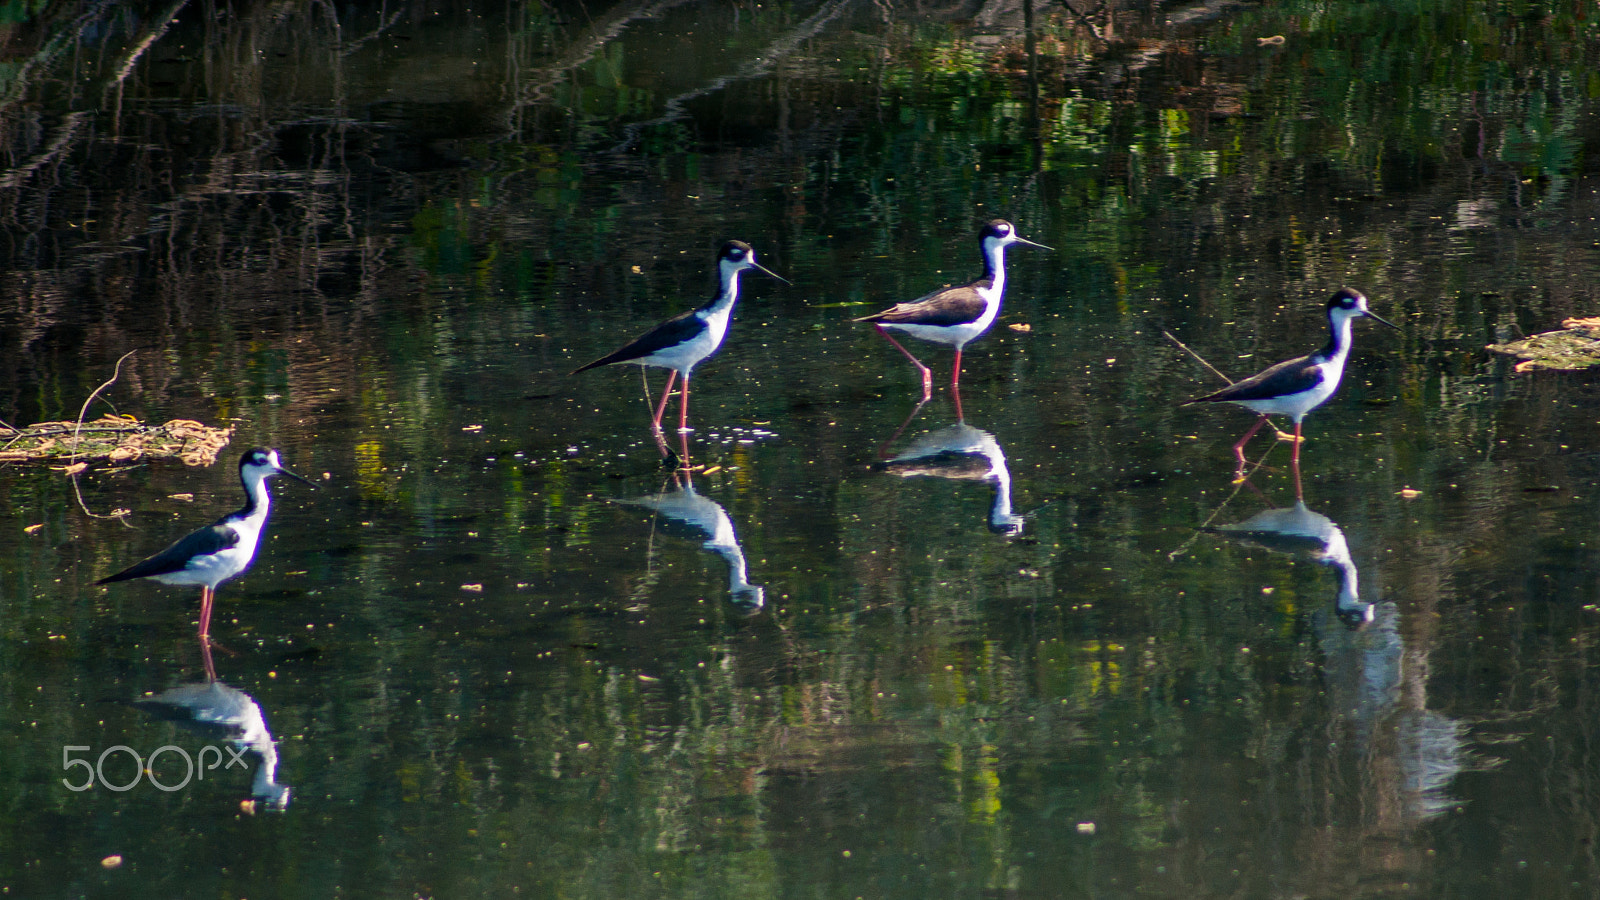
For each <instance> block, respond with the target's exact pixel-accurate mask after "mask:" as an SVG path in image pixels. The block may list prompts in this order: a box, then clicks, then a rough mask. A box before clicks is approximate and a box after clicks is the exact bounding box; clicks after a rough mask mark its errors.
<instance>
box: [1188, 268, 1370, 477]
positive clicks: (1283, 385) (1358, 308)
mask: <svg viewBox="0 0 1600 900" xmlns="http://www.w3.org/2000/svg"><path fill="white" fill-rule="evenodd" d="M1361 318H1367V319H1372V320H1373V321H1375V322H1378V323H1379V324H1382V325H1387V326H1389V327H1390V328H1393V329H1395V330H1397V331H1398V330H1399V326H1397V325H1395V324H1394V323H1392V322H1389V321H1388V320H1386V319H1383V318H1380V317H1379V316H1378V315H1377V314H1376V313H1374V312H1373V311H1372V310H1370V309H1368V308H1367V298H1366V297H1364V296H1362V295H1361V292H1360V291H1353V290H1350V289H1349V288H1341V289H1340V290H1339V291H1338V293H1336V294H1334V295H1333V297H1332V298H1331V299H1330V300H1329V301H1328V344H1327V346H1325V347H1323V348H1322V349H1321V350H1318V351H1317V352H1315V353H1313V354H1311V355H1309V356H1301V357H1298V358H1296V359H1290V360H1285V361H1284V362H1281V363H1278V364H1277V365H1275V366H1273V367H1271V368H1270V369H1265V370H1263V371H1261V372H1257V373H1256V374H1254V375H1251V376H1250V377H1249V378H1246V379H1244V380H1243V381H1235V382H1234V383H1233V384H1230V385H1228V386H1227V387H1225V388H1223V389H1222V390H1220V391H1217V392H1216V393H1214V394H1207V395H1206V396H1204V397H1197V398H1195V399H1193V400H1190V401H1188V402H1186V403H1184V404H1183V405H1184V406H1188V405H1189V404H1191V403H1237V404H1239V405H1240V406H1243V407H1245V408H1247V409H1250V410H1252V411H1254V412H1257V413H1260V414H1261V418H1259V419H1257V420H1256V423H1255V424H1254V425H1252V426H1251V427H1250V430H1249V431H1247V432H1245V433H1244V437H1242V438H1240V439H1239V442H1238V443H1237V444H1234V445H1233V455H1234V457H1235V458H1236V459H1237V460H1238V461H1239V467H1240V469H1241V471H1242V470H1243V468H1244V445H1245V444H1246V443H1248V442H1249V441H1250V439H1251V438H1252V437H1255V434H1256V432H1257V431H1260V430H1261V426H1262V425H1265V424H1267V417H1268V416H1271V415H1282V416H1288V417H1290V418H1291V419H1293V420H1294V466H1295V468H1296V469H1297V470H1298V468H1299V466H1300V443H1301V437H1300V422H1301V420H1302V419H1304V418H1305V417H1306V413H1308V412H1310V411H1312V410H1313V409H1316V408H1317V407H1319V406H1321V405H1322V404H1323V403H1326V402H1327V400H1328V398H1329V397H1332V396H1333V392H1334V391H1336V390H1338V388H1339V379H1340V378H1341V377H1343V375H1344V362H1345V359H1347V358H1348V357H1349V355H1350V322H1351V321H1352V320H1354V319H1361Z"/></svg>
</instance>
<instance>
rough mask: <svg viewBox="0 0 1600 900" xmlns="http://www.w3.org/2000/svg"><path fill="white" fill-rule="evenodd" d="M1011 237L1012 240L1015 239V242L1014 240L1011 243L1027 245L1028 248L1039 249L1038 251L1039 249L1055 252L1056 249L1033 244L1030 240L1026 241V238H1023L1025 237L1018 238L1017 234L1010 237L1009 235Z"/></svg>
mask: <svg viewBox="0 0 1600 900" xmlns="http://www.w3.org/2000/svg"><path fill="white" fill-rule="evenodd" d="M1011 236H1012V237H1013V238H1015V240H1014V241H1013V243H1017V244H1027V245H1028V246H1029V247H1038V248H1039V249H1040V250H1055V249H1056V248H1054V247H1046V246H1045V245H1043V244H1039V243H1035V242H1033V241H1030V240H1028V239H1027V238H1025V237H1022V236H1020V235H1017V234H1012V235H1011Z"/></svg>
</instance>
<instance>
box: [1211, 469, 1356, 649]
mask: <svg viewBox="0 0 1600 900" xmlns="http://www.w3.org/2000/svg"><path fill="white" fill-rule="evenodd" d="M1205 530H1206V531H1211V532H1214V533H1216V534H1223V535H1227V536H1228V537H1230V538H1233V539H1234V540H1237V541H1239V542H1241V543H1245V544H1254V545H1255V546H1258V547H1261V548H1262V549H1265V550H1270V551H1272V552H1274V553H1282V554H1284V555H1286V556H1293V557H1300V558H1303V559H1309V560H1311V561H1312V562H1315V563H1317V564H1318V565H1323V566H1328V567H1329V568H1331V569H1333V571H1334V573H1335V575H1336V576H1337V578H1338V582H1339V590H1338V593H1337V594H1336V595H1335V596H1334V603H1333V608H1334V612H1335V613H1336V614H1337V615H1338V616H1339V619H1340V621H1342V622H1344V623H1345V624H1346V625H1349V626H1351V627H1352V628H1354V627H1359V626H1362V625H1365V624H1366V623H1368V622H1370V621H1372V617H1373V614H1374V605H1373V604H1371V603H1366V602H1363V601H1362V599H1361V582H1360V576H1359V573H1357V571H1356V565H1355V562H1354V561H1353V560H1352V559H1351V558H1350V545H1349V543H1347V542H1346V540H1345V536H1344V529H1342V528H1340V527H1339V526H1338V525H1337V524H1335V523H1334V521H1333V520H1332V519H1330V518H1328V517H1327V516H1325V515H1323V514H1321V513H1316V512H1312V511H1311V510H1310V509H1308V508H1307V507H1306V504H1305V502H1304V501H1303V500H1297V501H1295V504H1294V506H1290V507H1285V508H1281V509H1268V510H1263V511H1261V512H1259V513H1256V514H1255V515H1253V516H1251V517H1250V518H1248V519H1246V520H1244V521H1243V522H1237V523H1235V524H1232V525H1221V526H1218V527H1216V528H1207V529H1205Z"/></svg>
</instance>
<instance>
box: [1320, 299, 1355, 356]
mask: <svg viewBox="0 0 1600 900" xmlns="http://www.w3.org/2000/svg"><path fill="white" fill-rule="evenodd" d="M1354 319H1355V316H1351V315H1346V314H1343V313H1338V312H1332V313H1329V314H1328V345H1327V346H1326V347H1323V348H1322V350H1321V352H1320V353H1318V354H1317V355H1318V356H1320V357H1321V358H1322V361H1323V363H1324V364H1331V365H1332V366H1333V367H1334V368H1336V369H1341V370H1342V369H1343V368H1344V361H1345V360H1346V359H1347V358H1348V357H1349V356H1350V332H1351V327H1350V325H1351V322H1352V320H1354Z"/></svg>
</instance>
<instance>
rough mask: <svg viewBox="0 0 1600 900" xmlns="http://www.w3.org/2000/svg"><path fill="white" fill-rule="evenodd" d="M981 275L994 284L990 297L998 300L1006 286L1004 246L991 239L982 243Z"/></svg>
mask: <svg viewBox="0 0 1600 900" xmlns="http://www.w3.org/2000/svg"><path fill="white" fill-rule="evenodd" d="M983 274H984V275H986V276H987V277H988V278H989V279H990V280H991V281H993V282H994V287H993V288H992V289H991V291H992V293H991V295H990V296H992V297H994V298H996V299H998V298H999V297H1000V294H1001V292H1002V291H1004V290H1005V286H1006V245H1005V244H1003V243H1001V242H1000V241H997V240H993V239H986V240H985V241H984V242H983ZM991 302H992V301H991Z"/></svg>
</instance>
